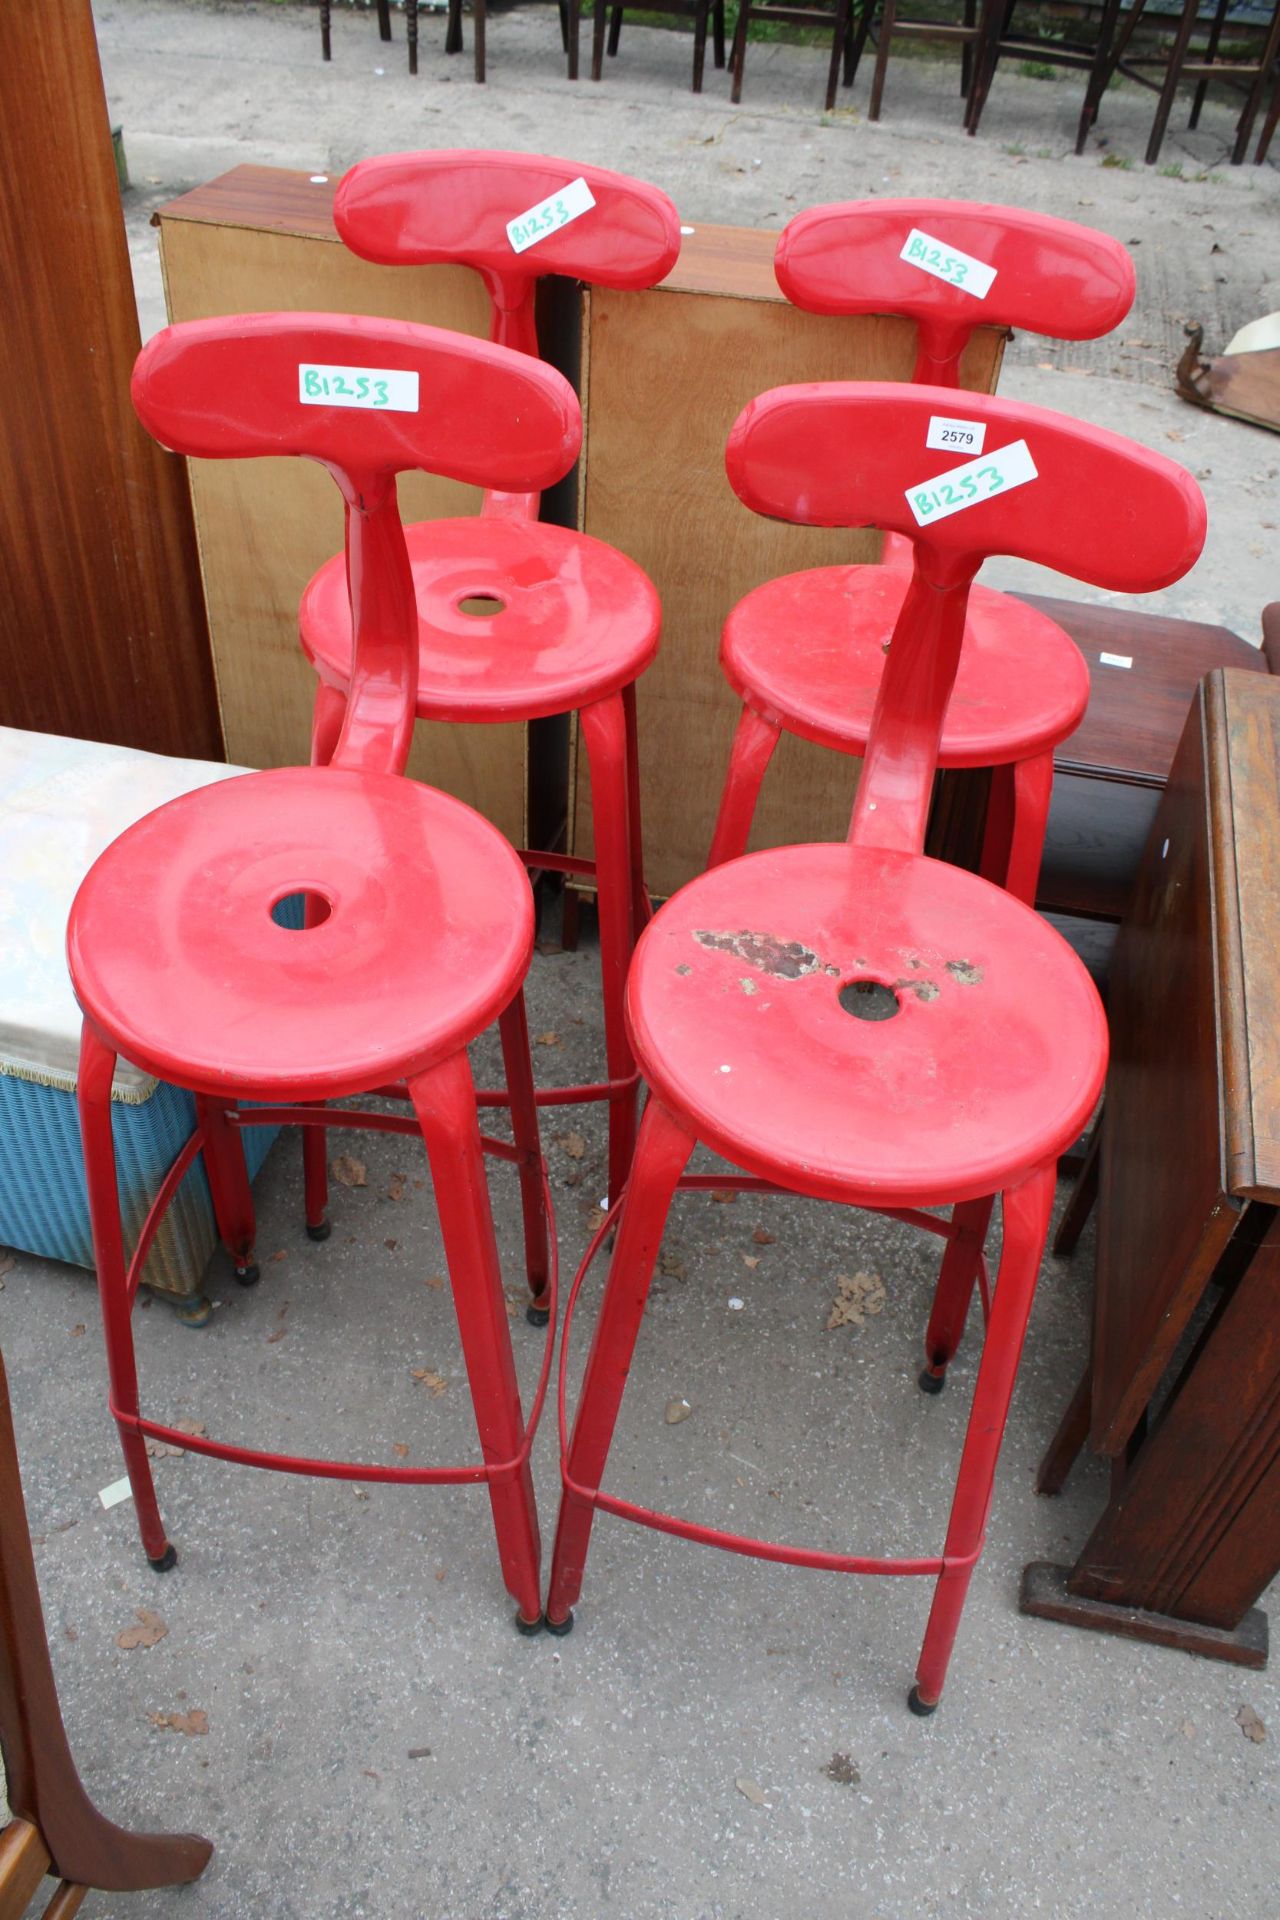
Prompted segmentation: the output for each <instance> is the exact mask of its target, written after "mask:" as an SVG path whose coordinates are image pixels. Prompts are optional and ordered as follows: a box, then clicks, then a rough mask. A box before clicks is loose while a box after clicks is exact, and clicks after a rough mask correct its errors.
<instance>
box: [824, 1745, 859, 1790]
mask: <svg viewBox="0 0 1280 1920" xmlns="http://www.w3.org/2000/svg"><path fill="white" fill-rule="evenodd" d="M822 1771H823V1772H824V1773H825V1774H826V1776H827V1778H828V1780H834V1781H835V1783H836V1785H837V1786H838V1787H856V1786H857V1784H858V1782H859V1781H860V1780H861V1778H862V1775H861V1774H860V1773H859V1772H858V1769H857V1768H856V1767H855V1766H854V1764H853V1761H852V1759H851V1758H850V1757H849V1755H848V1754H847V1753H833V1754H832V1756H831V1758H830V1759H829V1760H828V1762H827V1764H826V1766H825V1767H824V1768H823V1769H822Z"/></svg>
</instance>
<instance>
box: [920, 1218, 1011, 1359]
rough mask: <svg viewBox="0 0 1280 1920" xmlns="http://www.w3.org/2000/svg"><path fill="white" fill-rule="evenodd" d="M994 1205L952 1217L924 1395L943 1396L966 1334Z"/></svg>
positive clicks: (929, 1333)
mask: <svg viewBox="0 0 1280 1920" xmlns="http://www.w3.org/2000/svg"><path fill="white" fill-rule="evenodd" d="M994 1204H995V1203H994V1201H993V1200H991V1199H990V1198H988V1199H985V1200H965V1201H963V1202H962V1203H961V1205H960V1206H958V1207H957V1208H956V1209H955V1212H954V1214H953V1216H952V1219H953V1223H954V1227H955V1231H954V1233H953V1235H952V1238H951V1240H950V1241H949V1243H948V1245H947V1251H946V1253H945V1254H944V1255H943V1257H942V1270H941V1272H940V1273H939V1275H938V1285H937V1289H936V1291H935V1293H934V1296H933V1309H932V1311H931V1313H930V1315H929V1325H928V1328H927V1329H926V1332H925V1336H924V1352H925V1367H924V1371H923V1373H922V1374H921V1375H920V1387H921V1390H922V1392H924V1393H941V1392H942V1389H943V1387H944V1386H945V1385H946V1383H947V1367H948V1366H949V1365H950V1363H951V1360H952V1357H953V1356H954V1354H955V1350H956V1348H957V1347H958V1346H959V1345H960V1338H961V1335H962V1334H963V1333H964V1323H965V1321H966V1320H967V1319H968V1317H969V1302H970V1301H971V1300H972V1298H973V1288H974V1282H975V1281H976V1280H977V1278H978V1269H979V1264H980V1262H981V1260H982V1249H983V1247H984V1246H985V1244H986V1239H987V1228H988V1227H989V1226H990V1224H991V1209H992V1206H993V1205H994Z"/></svg>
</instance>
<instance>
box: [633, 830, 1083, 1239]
mask: <svg viewBox="0 0 1280 1920" xmlns="http://www.w3.org/2000/svg"><path fill="white" fill-rule="evenodd" d="M877 989H878V990H877ZM851 1008H852V1009H853V1010H852V1011H851V1010H850V1009H851ZM627 1013H628V1019H629V1023H630V1030H631V1036H632V1042H633V1044H634V1046H635V1050H636V1058H637V1060H638V1061H639V1063H640V1068H641V1071H642V1072H643V1074H644V1076H645V1079H646V1080H647V1081H648V1083H649V1085H650V1086H651V1087H652V1088H653V1090H654V1093H655V1095H656V1096H657V1098H658V1099H659V1100H660V1101H661V1102H662V1103H663V1105H664V1106H666V1107H667V1108H668V1109H669V1111H670V1112H671V1113H672V1114H673V1115H674V1116H675V1117H676V1118H677V1119H678V1120H679V1121H680V1122H681V1123H682V1124H683V1125H685V1126H686V1127H687V1128H688V1129H689V1131H690V1132H691V1133H694V1134H696V1136H697V1138H698V1139H700V1140H703V1141H705V1142H706V1143H707V1144H708V1145H710V1146H712V1147H714V1148H715V1149H716V1150H717V1151H718V1152H720V1153H722V1154H724V1155H725V1156H726V1158H728V1159H730V1160H732V1161H733V1162H734V1163H735V1164H736V1165H738V1166H742V1167H744V1168H746V1169H747V1170H748V1172H751V1173H756V1174H760V1175H763V1176H764V1177H765V1178H767V1179H770V1180H778V1181H780V1182H781V1183H782V1184H783V1185H785V1186H787V1187H789V1188H793V1189H795V1190H797V1191H799V1192H802V1193H809V1194H813V1195H817V1196H827V1197H831V1198H836V1199H839V1200H842V1201H845V1202H849V1203H853V1204H859V1203H860V1204H867V1205H878V1206H884V1205H893V1204H895V1203H904V1204H906V1203H909V1204H911V1205H913V1206H931V1205H942V1204H944V1203H952V1202H955V1201H958V1200H965V1199H969V1198H974V1197H977V1196H979V1195H987V1194H991V1193H996V1192H999V1191H1000V1190H1001V1189H1003V1188H1007V1187H1009V1186H1011V1185H1012V1184H1014V1182H1015V1181H1016V1180H1017V1179H1019V1178H1020V1177H1021V1176H1022V1174H1023V1173H1024V1172H1026V1171H1028V1170H1030V1169H1031V1168H1034V1167H1038V1166H1042V1165H1044V1164H1045V1163H1046V1162H1048V1163H1052V1161H1053V1160H1054V1158H1055V1157H1056V1156H1057V1155H1058V1154H1059V1153H1060V1152H1061V1151H1062V1150H1063V1148H1064V1147H1066V1146H1067V1145H1068V1144H1069V1143H1070V1142H1071V1141H1072V1140H1074V1139H1075V1138H1076V1136H1077V1135H1078V1134H1079V1132H1080V1130H1081V1128H1082V1127H1083V1125H1084V1124H1085V1122H1086V1121H1087V1119H1088V1117H1089V1115H1090V1113H1091V1112H1092V1110H1093V1107H1094V1104H1095V1102H1096V1101H1097V1098H1098V1094H1099V1091H1100V1089H1101V1085H1102V1078H1103V1074H1104V1071H1105V1067H1106V1056H1107V1037H1106V1021H1105V1018H1104V1015H1103V1011H1102V1006H1101V1003H1100V1002H1099V999H1098V995H1097V991H1096V989H1095V987H1094V985H1093V982H1092V981H1091V980H1090V978H1089V975H1088V973H1087V972H1086V970H1085V968H1084V966H1083V965H1082V964H1081V962H1080V961H1079V960H1078V959H1077V957H1076V955H1075V954H1074V953H1073V952H1072V951H1071V949H1070V948H1069V947H1068V946H1067V944H1066V942H1065V941H1064V940H1063V939H1062V938H1061V936H1060V935H1059V934H1058V933H1056V932H1055V931H1054V930H1053V929H1052V928H1051V927H1049V926H1048V925H1046V923H1045V922H1044V921H1043V920H1041V919H1040V918H1039V917H1038V916H1037V915H1036V914H1034V913H1033V912H1032V911H1031V910H1030V908H1028V907H1025V906H1023V905H1022V904H1021V902H1019V901H1017V900H1015V899H1013V898H1012V897H1011V896H1010V895H1009V894H1008V893H1006V892H1005V891H1004V890H1003V889H1002V888H999V887H995V886H993V885H991V884H990V883H989V882H988V881H985V880H981V879H979V878H977V877H976V876H975V875H973V874H969V873H965V872H964V871H962V870H961V869H960V868H957V867H953V866H950V865H948V864H946V863H944V862H942V861H937V860H928V859H925V858H924V857H923V856H921V855H918V854H907V853H898V852H890V851H887V850H885V849H883V848H879V847H852V846H843V845H836V844H830V843H824V844H821V845H816V846H800V847H779V848H771V849H768V850H766V851H764V852H762V853H755V854H749V855H747V856H746V857H745V858H743V859H740V860H735V861H731V862H729V863H728V864H727V865H725V866H722V867H715V868H713V869H712V870H711V871H710V872H708V873H705V874H703V875H702V876H701V877H700V878H699V879H697V880H694V881H691V882H690V883H689V885H688V886H686V887H683V888H681V890H680V892H679V893H677V894H676V895H675V896H674V897H673V898H672V899H671V900H669V901H668V902H667V904H666V906H664V907H663V908H662V909H661V910H660V911H659V913H658V914H657V916H656V917H655V919H654V920H653V922H652V924H651V925H650V926H649V927H648V928H647V929H646V931H645V933H644V935H643V936H642V938H641V940H640V942H639V945H638V946H637V949H636V955H635V960H634V962H633V965H632V971H631V978H630V982H629V984H628V989H627ZM860 1013H861V1014H866V1015H867V1016H868V1017H865V1018H864V1017H859V1015H860Z"/></svg>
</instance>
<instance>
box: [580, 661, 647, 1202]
mask: <svg viewBox="0 0 1280 1920" xmlns="http://www.w3.org/2000/svg"><path fill="white" fill-rule="evenodd" d="M581 720H582V736H583V739H584V741H585V742H586V748H587V759H588V761H589V763H590V767H591V820H592V828H593V831H594V835H595V849H596V898H597V904H598V909H599V915H600V974H601V982H602V987H603V998H604V1041H605V1053H606V1057H607V1059H608V1063H609V1078H610V1080H629V1079H631V1077H632V1076H633V1075H634V1073H635V1060H634V1058H633V1057H632V1053H631V1043H630V1041H629V1040H628V1039H627V1028H626V1020H625V1017H624V1014H623V995H624V993H625V991H626V985H627V968H628V967H629V966H630V964H631V950H632V948H633V947H634V945H635V929H634V927H633V924H632V912H631V901H632V842H631V830H630V826H629V824H628V817H629V812H630V808H629V804H628V793H627V788H628V755H627V721H626V712H625V709H624V706H623V702H622V698H621V696H620V695H618V694H611V695H610V696H609V698H608V699H606V700H597V701H595V702H593V704H592V705H591V706H589V707H583V708H582V711H581ZM635 1130H636V1087H635V1085H634V1083H633V1084H632V1085H630V1086H628V1087H627V1088H626V1089H625V1090H624V1091H622V1092H620V1093H618V1094H617V1095H616V1096H615V1097H614V1098H613V1099H611V1100H610V1102H609V1204H610V1206H612V1205H613V1204H614V1202H615V1201H616V1200H617V1198H618V1196H619V1194H620V1193H621V1192H622V1189H623V1187H624V1186H625V1185H626V1180H627V1172H628V1169H629V1168H630V1166H631V1154H632V1149H633V1147H634V1145H635Z"/></svg>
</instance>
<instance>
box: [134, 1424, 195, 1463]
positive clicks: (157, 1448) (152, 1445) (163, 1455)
mask: <svg viewBox="0 0 1280 1920" xmlns="http://www.w3.org/2000/svg"><path fill="white" fill-rule="evenodd" d="M173 1424H174V1426H175V1427H176V1428H177V1429H178V1432H179V1433H191V1434H197V1435H203V1433H204V1425H203V1423H202V1422H201V1421H199V1420H175V1421H174V1423H173ZM146 1447H147V1452H148V1454H149V1455H150V1457H151V1458H152V1459H153V1460H181V1458H182V1457H183V1455H184V1454H185V1453H186V1451H187V1450H186V1448H185V1447H175V1446H172V1445H171V1444H170V1443H169V1441H168V1440H156V1439H155V1438H153V1436H152V1435H151V1434H148V1435H147V1439H146Z"/></svg>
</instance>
